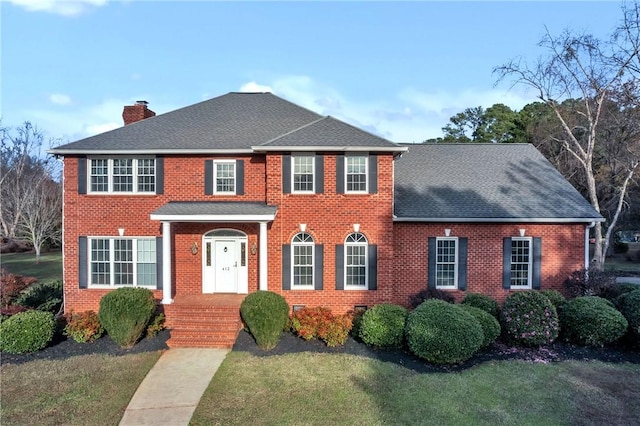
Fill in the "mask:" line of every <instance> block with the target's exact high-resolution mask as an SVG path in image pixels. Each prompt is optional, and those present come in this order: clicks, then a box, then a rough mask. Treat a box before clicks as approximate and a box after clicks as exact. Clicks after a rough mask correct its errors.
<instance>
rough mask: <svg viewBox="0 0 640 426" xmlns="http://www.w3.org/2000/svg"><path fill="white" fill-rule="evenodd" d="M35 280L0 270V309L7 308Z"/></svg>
mask: <svg viewBox="0 0 640 426" xmlns="http://www.w3.org/2000/svg"><path fill="white" fill-rule="evenodd" d="M36 281H37V279H35V278H34V277H25V276H22V275H16V274H10V273H9V272H8V271H7V270H6V269H2V270H0V308H7V307H8V306H9V305H11V304H13V303H14V301H15V299H16V298H17V297H18V296H20V293H22V292H23V291H24V290H26V289H27V287H29V286H30V285H31V284H33V283H35V282H36Z"/></svg>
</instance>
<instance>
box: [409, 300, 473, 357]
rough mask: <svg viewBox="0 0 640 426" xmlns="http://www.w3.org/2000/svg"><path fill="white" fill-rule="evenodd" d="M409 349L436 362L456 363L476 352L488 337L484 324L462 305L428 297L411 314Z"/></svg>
mask: <svg viewBox="0 0 640 426" xmlns="http://www.w3.org/2000/svg"><path fill="white" fill-rule="evenodd" d="M405 337H406V339H407V344H408V345H409V349H411V352H413V353H414V354H415V355H417V356H419V357H420V358H424V359H426V360H427V361H429V362H432V363H435V364H453V363H458V362H462V361H465V360H467V359H469V358H471V357H472V356H473V354H475V353H476V352H477V351H478V349H480V346H481V345H482V341H483V340H484V333H483V331H482V326H481V325H480V323H479V322H478V320H476V318H475V317H474V316H473V315H472V314H470V313H469V312H467V311H465V310H464V309H463V308H461V307H460V306H458V305H452V304H450V303H447V302H444V301H442V300H427V301H426V302H424V303H423V304H421V305H420V306H418V307H417V308H416V309H414V310H413V311H412V312H411V313H409V316H408V317H407V325H406V327H405Z"/></svg>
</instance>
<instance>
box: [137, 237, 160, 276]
mask: <svg viewBox="0 0 640 426" xmlns="http://www.w3.org/2000/svg"><path fill="white" fill-rule="evenodd" d="M136 254H137V265H136V269H137V285H152V286H155V285H156V282H157V281H156V279H157V278H156V240H155V239H149V240H138V241H137V253H136Z"/></svg>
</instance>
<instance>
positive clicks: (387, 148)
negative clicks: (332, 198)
mask: <svg viewBox="0 0 640 426" xmlns="http://www.w3.org/2000/svg"><path fill="white" fill-rule="evenodd" d="M251 149H253V150H254V151H255V152H268V151H279V152H282V151H287V152H289V151H309V152H314V151H316V152H317V151H353V152H405V151H408V150H409V148H407V147H405V146H397V147H394V146H385V147H380V146H346V145H345V146H261V145H258V146H252V147H251Z"/></svg>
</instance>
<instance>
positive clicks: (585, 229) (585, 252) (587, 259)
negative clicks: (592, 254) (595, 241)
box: [584, 222, 596, 271]
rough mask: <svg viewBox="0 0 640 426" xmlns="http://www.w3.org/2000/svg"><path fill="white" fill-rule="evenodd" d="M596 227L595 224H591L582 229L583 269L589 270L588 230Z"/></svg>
mask: <svg viewBox="0 0 640 426" xmlns="http://www.w3.org/2000/svg"><path fill="white" fill-rule="evenodd" d="M594 226H596V223H595V222H591V223H590V224H589V225H588V226H586V227H585V228H584V269H586V270H587V271H588V270H589V266H590V264H591V261H590V260H589V229H591V228H593V227H594Z"/></svg>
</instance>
